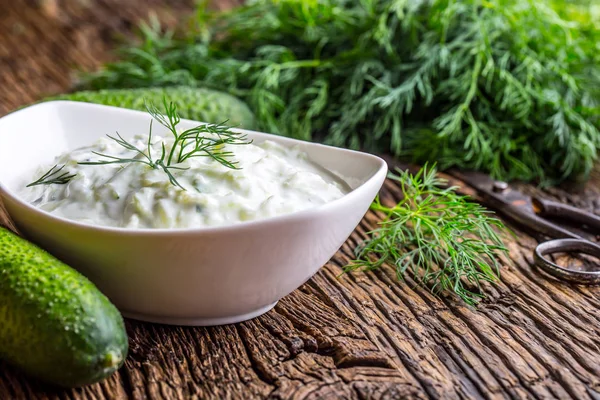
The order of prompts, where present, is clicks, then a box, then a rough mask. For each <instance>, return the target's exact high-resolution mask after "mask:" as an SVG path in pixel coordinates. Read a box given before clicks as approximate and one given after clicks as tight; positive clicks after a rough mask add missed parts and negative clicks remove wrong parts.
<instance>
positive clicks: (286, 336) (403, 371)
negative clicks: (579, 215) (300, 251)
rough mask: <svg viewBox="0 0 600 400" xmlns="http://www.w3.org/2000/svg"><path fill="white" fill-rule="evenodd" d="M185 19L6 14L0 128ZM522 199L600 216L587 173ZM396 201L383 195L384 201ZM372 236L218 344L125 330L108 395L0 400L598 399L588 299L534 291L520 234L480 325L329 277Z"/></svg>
mask: <svg viewBox="0 0 600 400" xmlns="http://www.w3.org/2000/svg"><path fill="white" fill-rule="evenodd" d="M190 3H191V1H183V0H182V1H179V0H170V1H168V0H147V1H141V0H136V1H127V2H126V1H119V0H98V1H92V0H65V1H58V0H57V1H48V0H46V1H42V0H39V1H23V0H19V1H11V2H9V1H4V2H1V3H0V87H2V90H1V91H0V115H2V114H4V113H5V112H7V111H9V110H12V109H14V108H15V107H17V106H19V105H22V104H26V103H28V102H31V101H34V100H36V99H38V98H40V97H42V96H44V95H47V94H52V93H56V92H59V91H63V90H66V89H67V88H68V87H69V85H70V83H71V75H70V73H71V71H72V70H73V67H74V66H75V65H78V66H81V67H82V68H84V69H92V68H96V67H97V66H98V65H100V64H101V62H103V61H105V60H106V59H107V58H108V56H109V54H108V50H109V49H110V48H112V47H113V46H114V45H115V43H116V41H115V39H114V38H115V37H117V36H118V35H121V34H128V33H129V32H131V30H132V29H133V27H134V26H135V24H137V22H138V21H139V20H141V19H143V18H146V17H147V14H148V13H149V12H151V11H153V12H156V13H157V15H159V17H160V18H161V19H162V20H164V21H166V23H167V24H172V23H173V22H175V21H177V19H178V18H179V16H180V15H181V12H185V11H187V10H189V9H190V7H191V4H190ZM219 6H221V7H226V6H227V4H225V2H221V3H219ZM0 134H1V133H0ZM519 188H520V189H521V190H524V191H526V192H528V193H531V194H533V193H535V194H540V195H542V196H544V197H546V198H552V199H556V200H560V201H563V202H566V203H568V204H572V205H575V206H578V207H581V208H584V209H588V210H591V211H594V212H600V196H599V194H600V174H599V173H598V172H595V173H594V175H593V176H592V179H591V181H590V182H589V183H588V184H587V186H586V187H585V188H584V189H583V191H582V192H581V193H577V194H573V191H572V190H571V189H568V190H565V189H559V188H554V189H551V190H547V191H540V190H539V189H536V188H534V187H531V186H526V185H521V186H519ZM398 193H399V189H398V187H397V186H395V185H394V183H392V182H386V184H385V187H384V189H383V191H382V195H383V196H384V198H385V199H386V201H394V199H395V198H397V196H398ZM6 222H7V219H6V216H5V214H3V212H2V211H0V223H6ZM377 222H378V217H377V215H375V214H374V213H371V212H369V213H368V214H367V215H366V216H365V218H364V220H363V221H362V222H361V224H360V225H359V226H358V227H357V229H356V231H355V232H354V233H353V234H352V236H351V237H350V238H349V239H348V241H347V242H346V243H345V244H344V246H343V247H342V248H341V249H340V251H339V252H338V253H337V254H336V255H335V256H334V257H333V258H332V260H331V261H330V262H328V263H327V265H325V266H324V268H323V269H322V270H321V271H320V272H319V273H317V275H315V277H313V279H311V280H310V281H309V282H308V283H306V284H305V285H303V286H302V287H301V288H300V289H298V290H296V291H295V292H293V293H292V294H290V295H289V296H287V297H285V298H284V299H283V300H281V301H280V302H279V304H278V305H277V306H276V307H275V309H274V310H272V311H270V312H269V313H267V314H265V315H263V316H261V317H259V318H256V319H254V320H251V321H248V322H244V323H241V324H236V325H229V326H223V327H213V328H183V327H167V326H160V325H153V324H147V323H141V322H136V321H127V329H128V332H129V335H130V346H131V351H130V354H129V357H128V359H127V362H126V365H125V367H124V368H122V369H121V370H120V371H119V372H118V373H117V374H115V375H114V376H112V377H111V378H110V379H108V380H107V381H105V382H103V383H100V384H96V385H92V386H89V387H86V388H82V389H76V390H70V391H63V390H57V389H54V388H51V387H48V386H46V385H43V384H40V383H38V382H36V381H33V380H31V379H28V378H26V377H24V376H23V375H21V374H20V373H19V372H17V371H14V370H13V369H12V368H11V367H9V366H6V365H1V364H0V399H20V398H41V399H114V398H117V399H119V398H135V399H146V398H148V399H161V398H165V399H172V398H173V399H188V398H199V399H213V398H214V399H262V398H270V399H287V398H292V399H330V398H331V399H399V398H415V399H424V398H441V399H463V398H465V399H478V398H486V399H501V398H517V399H525V398H533V399H551V398H560V399H563V398H573V399H598V398H600V365H599V362H598V361H600V296H599V294H600V290H599V289H598V288H594V287H585V286H575V285H567V284H563V283H560V282H557V281H554V280H552V279H547V278H546V277H545V276H543V275H541V274H540V273H539V272H538V271H537V270H536V269H535V268H533V267H532V250H533V248H534V246H535V245H536V243H537V242H536V240H535V239H534V238H532V237H531V236H529V235H528V234H526V233H524V232H521V231H520V230H519V229H518V228H516V227H515V228H514V230H515V232H516V237H515V238H514V239H510V240H509V241H508V244H509V247H510V257H509V258H507V259H506V260H504V262H503V264H504V266H503V269H502V278H501V281H500V282H499V284H497V285H493V286H492V285H487V286H486V291H487V293H488V297H487V299H486V300H485V301H483V302H482V304H481V305H480V306H479V308H478V309H473V308H470V307H467V306H465V305H464V304H461V303H459V302H457V301H456V300H455V299H453V298H444V297H442V298H436V297H434V296H432V295H431V294H430V293H429V292H428V291H427V290H425V289H422V288H419V287H416V286H415V285H414V282H412V281H411V280H410V279H409V280H407V281H406V282H398V281H397V279H396V276H395V273H394V271H393V269H391V268H389V267H386V268H383V269H381V270H380V271H377V272H372V273H355V274H352V275H342V276H340V274H341V271H342V269H341V268H342V267H343V266H344V265H346V264H347V263H348V261H349V260H350V259H351V257H352V250H353V248H354V247H355V246H356V244H357V243H359V242H360V241H361V240H362V239H363V238H364V237H365V235H366V232H367V231H369V230H370V229H372V228H373V227H375V226H376V224H377ZM561 261H563V262H568V261H572V260H568V259H562V260H561Z"/></svg>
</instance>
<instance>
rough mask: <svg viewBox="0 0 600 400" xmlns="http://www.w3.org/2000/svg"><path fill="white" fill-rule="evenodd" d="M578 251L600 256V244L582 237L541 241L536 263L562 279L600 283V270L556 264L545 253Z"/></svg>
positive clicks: (535, 253) (581, 282) (573, 281)
mask: <svg viewBox="0 0 600 400" xmlns="http://www.w3.org/2000/svg"><path fill="white" fill-rule="evenodd" d="M568 251H576V252H579V253H584V254H589V255H591V256H594V257H598V258H600V246H598V245H597V244H595V243H592V242H588V241H587V240H582V239H555V240H549V241H547V242H544V243H540V244H539V245H538V246H537V247H536V248H535V252H534V259H535V265H537V266H538V267H539V268H541V269H542V270H544V271H545V272H547V273H549V274H550V275H552V276H554V277H556V278H559V279H561V280H564V281H567V282H572V283H580V284H586V285H600V271H577V270H573V269H568V268H564V267H561V266H560V265H558V264H555V263H553V262H551V261H549V260H548V259H546V258H544V256H545V255H548V254H553V253H561V252H568Z"/></svg>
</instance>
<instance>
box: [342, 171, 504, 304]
mask: <svg viewBox="0 0 600 400" xmlns="http://www.w3.org/2000/svg"><path fill="white" fill-rule="evenodd" d="M396 172H397V173H398V174H394V173H390V174H389V178H390V179H393V180H395V181H397V182H398V183H399V185H400V187H401V189H402V193H403V196H404V197H403V199H402V200H400V202H399V203H398V204H396V205H394V206H392V207H387V206H385V205H383V204H382V203H381V201H380V199H379V197H377V198H376V199H375V201H374V202H373V204H372V206H371V209H372V210H374V211H377V212H380V213H383V214H384V215H385V218H384V220H383V221H382V222H381V226H380V227H379V228H378V229H375V230H374V231H372V232H370V233H369V236H370V238H369V239H367V240H366V241H365V242H364V243H362V244H361V245H359V246H358V247H357V248H356V249H355V255H356V260H355V261H353V262H352V263H351V264H350V265H348V266H347V267H346V269H345V270H346V271H354V270H375V269H377V268H379V267H381V266H382V265H383V264H388V265H391V266H392V267H394V268H395V270H396V275H397V277H398V279H403V276H404V275H405V274H406V273H410V274H411V275H412V277H413V278H414V279H415V280H416V282H417V283H419V284H422V285H424V286H426V287H428V288H429V289H430V290H431V291H432V292H433V293H436V294H437V293H440V292H443V291H449V292H453V293H455V294H456V295H457V296H458V297H460V298H461V299H462V300H464V301H465V302H466V303H468V304H474V303H475V302H476V301H477V299H478V298H480V297H482V294H481V287H480V283H481V282H482V281H494V280H496V279H497V275H498V270H499V266H500V264H499V261H498V256H499V255H500V254H501V253H505V252H507V249H506V247H504V245H503V244H502V240H501V238H500V235H499V234H498V233H497V232H496V229H504V226H503V224H502V222H501V221H500V220H498V219H496V218H493V217H491V216H490V212H489V211H487V210H486V209H485V208H483V207H482V206H480V205H478V204H476V203H473V202H470V201H468V198H467V197H466V196H462V195H459V194H457V193H456V188H454V187H450V188H443V186H444V185H445V181H444V180H442V179H439V178H438V177H436V170H435V168H428V167H427V166H425V167H423V168H422V169H421V170H420V171H419V172H418V173H417V174H416V175H412V174H411V173H410V172H408V171H405V172H403V171H400V170H397V171H396ZM473 287H475V288H476V289H477V291H475V290H474V289H473Z"/></svg>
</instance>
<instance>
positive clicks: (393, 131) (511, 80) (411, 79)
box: [86, 0, 600, 183]
mask: <svg viewBox="0 0 600 400" xmlns="http://www.w3.org/2000/svg"><path fill="white" fill-rule="evenodd" d="M201 3H205V2H201ZM593 4H594V2H593V1H591V0H572V1H558V0H486V1H481V0H463V1H449V0H426V1H424V0H419V1H406V0H400V1H399V0H369V1H350V0H319V1H298V0H277V1H275V0H255V1H251V2H246V4H245V5H243V6H241V7H237V8H235V9H233V10H231V11H229V12H225V13H218V14H211V13H208V12H206V10H205V9H203V8H202V7H201V8H200V9H199V10H198V11H197V12H196V14H195V18H196V22H197V26H196V29H189V30H188V31H184V32H180V34H181V36H178V35H173V34H172V32H168V33H166V34H164V33H161V30H160V27H159V26H157V25H154V26H150V27H148V26H147V27H145V29H143V35H144V37H143V38H142V39H143V40H141V41H140V42H141V43H142V44H141V45H139V46H135V45H134V46H130V47H128V48H126V49H124V52H123V53H121V54H122V57H123V59H122V61H120V62H116V63H112V64H109V65H107V66H106V67H105V68H104V69H103V70H102V71H100V72H98V73H97V74H95V75H92V76H88V77H87V81H86V82H87V87H90V88H95V89H102V88H132V87H154V86H172V85H189V86H206V87H211V88H215V89H220V90H224V91H227V92H229V93H231V94H233V95H236V96H239V97H240V98H242V99H243V100H245V101H246V102H247V103H248V104H249V106H250V107H251V108H252V110H253V111H254V113H255V114H256V116H257V117H258V119H259V120H260V123H261V129H262V130H265V131H267V132H272V133H280V134H284V135H287V136H291V137H296V138H300V139H304V140H311V139H319V140H324V141H326V142H327V143H330V144H333V145H336V146H350V147H353V148H364V149H367V150H371V151H375V152H391V153H393V154H394V155H397V156H407V157H410V158H413V159H415V160H417V161H418V162H425V161H431V162H433V161H437V162H438V163H439V166H440V167H443V168H446V167H450V166H457V167H462V168H468V169H478V170H483V171H487V172H490V173H491V174H492V175H493V176H494V177H495V178H501V179H520V180H545V181H546V182H548V183H552V182H556V181H559V180H564V179H568V178H577V177H581V176H585V175H586V174H587V173H588V172H589V171H590V169H591V167H592V165H593V163H594V161H595V160H596V159H597V153H598V149H599V148H600V131H599V128H600V117H599V116H600V113H599V112H598V110H599V101H600V51H598V43H599V42H600V25H599V24H598V23H597V18H596V17H594V14H593V7H594V6H593ZM183 26H185V27H188V25H183Z"/></svg>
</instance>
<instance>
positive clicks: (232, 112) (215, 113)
mask: <svg viewBox="0 0 600 400" xmlns="http://www.w3.org/2000/svg"><path fill="white" fill-rule="evenodd" d="M164 98H166V99H167V100H168V101H170V102H173V103H174V104H175V105H176V106H177V112H178V114H179V116H180V117H181V118H186V119H192V120H196V121H202V122H208V123H213V124H220V123H222V122H225V121H227V125H228V126H233V127H237V128H245V129H255V128H256V118H255V117H254V114H252V111H250V108H248V106H247V105H246V103H244V102H243V101H242V100H240V99H238V98H236V97H234V96H232V95H230V94H227V93H223V92H219V91H216V90H211V89H205V88H193V87H186V86H173V87H166V88H160V87H158V88H141V89H107V90H99V91H97V92H94V91H83V92H75V93H69V94H63V95H59V96H55V97H52V98H49V99H47V100H71V101H82V102H85V103H96V104H104V105H107V106H115V107H123V108H129V109H132V110H139V111H146V101H149V102H151V103H154V104H155V105H157V106H158V108H159V109H161V110H162V102H163V99H164ZM162 111H164V110H162Z"/></svg>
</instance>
